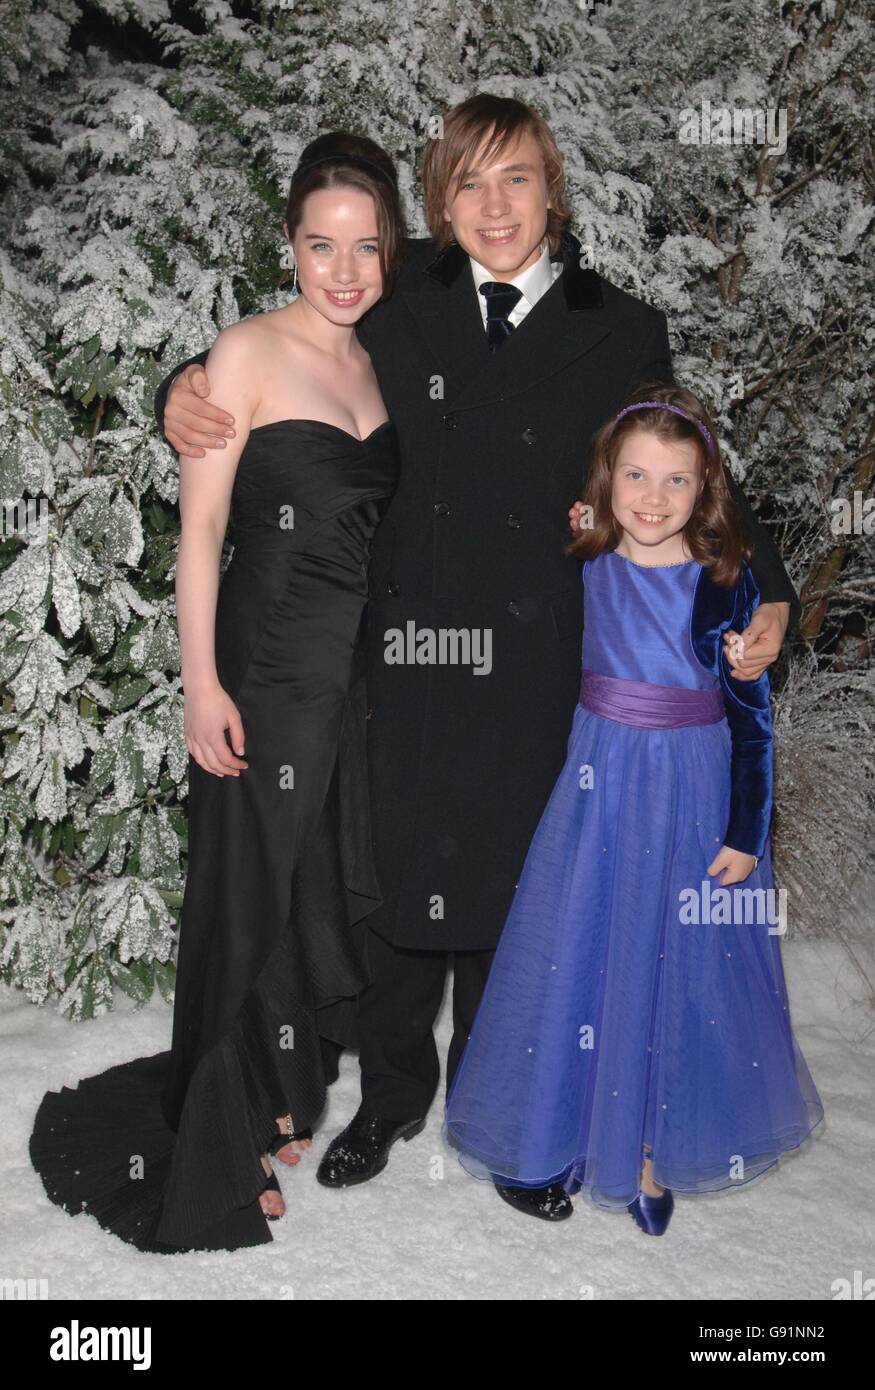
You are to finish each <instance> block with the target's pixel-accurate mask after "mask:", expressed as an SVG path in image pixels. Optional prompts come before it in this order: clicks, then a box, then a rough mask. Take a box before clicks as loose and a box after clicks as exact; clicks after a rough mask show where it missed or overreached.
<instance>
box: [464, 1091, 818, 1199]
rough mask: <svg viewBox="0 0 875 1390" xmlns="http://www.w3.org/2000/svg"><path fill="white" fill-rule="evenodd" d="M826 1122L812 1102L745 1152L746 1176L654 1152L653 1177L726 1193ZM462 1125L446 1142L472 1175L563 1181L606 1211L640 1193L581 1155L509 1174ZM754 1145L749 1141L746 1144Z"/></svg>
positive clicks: (506, 1180)
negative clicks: (611, 1184) (682, 1165)
mask: <svg viewBox="0 0 875 1390" xmlns="http://www.w3.org/2000/svg"><path fill="white" fill-rule="evenodd" d="M822 1122H823V1106H822V1105H821V1104H820V1103H819V1102H811V1101H808V1102H806V1119H805V1122H804V1123H802V1124H800V1125H798V1126H795V1127H793V1128H791V1129H788V1130H787V1132H786V1133H784V1134H778V1135H770V1136H769V1139H768V1141H764V1142H761V1143H760V1144H759V1145H758V1144H756V1143H752V1144H751V1145H750V1146H749V1148H748V1152H747V1153H744V1154H741V1155H740V1157H741V1158H742V1159H743V1161H744V1162H743V1172H744V1176H743V1177H740V1178H729V1177H727V1171H726V1162H725V1160H722V1159H721V1160H720V1161H715V1162H714V1163H713V1164H712V1165H711V1167H710V1168H708V1167H697V1169H696V1171H695V1172H692V1171H689V1170H688V1171H684V1172H681V1171H680V1170H678V1169H675V1168H672V1167H664V1166H663V1165H662V1164H661V1163H660V1160H659V1157H658V1155H646V1154H644V1155H643V1157H651V1158H652V1163H653V1180H654V1182H656V1183H658V1184H659V1186H660V1187H665V1188H667V1189H668V1190H669V1191H671V1192H676V1193H681V1194H683V1195H685V1196H692V1195H695V1194H697V1193H701V1194H706V1193H710V1192H723V1191H726V1190H727V1189H729V1188H738V1187H746V1186H747V1185H748V1183H751V1182H754V1181H755V1180H756V1179H757V1178H759V1177H762V1175H763V1174H764V1173H766V1172H768V1171H769V1169H771V1168H774V1167H775V1166H776V1164H778V1163H779V1162H780V1160H781V1159H782V1158H783V1157H784V1156H785V1155H787V1154H791V1153H794V1152H795V1151H796V1150H797V1149H800V1148H801V1147H802V1145H803V1144H804V1143H805V1142H806V1141H807V1140H808V1139H810V1138H811V1136H812V1134H813V1133H814V1131H815V1130H816V1129H817V1128H818V1126H819V1125H820V1124H822ZM458 1129H459V1126H458V1125H457V1126H454V1128H453V1129H451V1128H449V1127H448V1125H447V1122H446V1120H445V1121H444V1124H443V1128H442V1135H443V1141H444V1144H445V1145H446V1146H447V1148H448V1149H452V1150H453V1151H454V1152H455V1154H456V1157H457V1159H458V1161H459V1163H460V1165H461V1167H462V1168H464V1170H465V1172H466V1173H468V1174H469V1175H470V1176H471V1177H474V1178H478V1179H479V1180H480V1181H481V1182H493V1183H494V1182H499V1183H501V1184H502V1185H503V1186H507V1187H531V1188H540V1187H548V1186H551V1185H552V1184H554V1183H558V1184H559V1185H560V1186H562V1187H564V1189H565V1191H566V1192H568V1193H569V1195H570V1196H576V1195H578V1194H579V1193H581V1192H582V1193H583V1195H584V1196H585V1197H587V1198H588V1199H589V1200H590V1201H591V1202H592V1204H593V1206H597V1207H603V1208H604V1209H606V1210H616V1209H618V1208H621V1207H628V1206H629V1205H630V1204H631V1203H632V1202H634V1201H635V1198H636V1197H637V1196H638V1193H637V1192H635V1193H633V1194H632V1195H630V1194H629V1193H628V1192H617V1193H616V1194H612V1193H609V1192H608V1191H606V1189H605V1188H604V1187H602V1186H600V1184H599V1181H598V1177H597V1176H594V1175H593V1174H592V1173H590V1174H589V1175H588V1174H587V1158H586V1155H585V1154H583V1155H579V1156H578V1157H577V1158H575V1159H574V1160H573V1161H572V1162H571V1163H567V1164H566V1165H565V1166H564V1167H562V1168H560V1169H558V1170H557V1171H556V1172H553V1173H548V1174H544V1175H543V1176H540V1177H538V1178H537V1179H528V1180H524V1179H522V1178H520V1177H519V1176H518V1175H517V1174H515V1173H505V1172H502V1171H501V1168H500V1160H498V1159H497V1158H496V1155H495V1151H493V1156H492V1162H493V1163H495V1164H496V1165H498V1166H496V1167H492V1166H490V1157H489V1150H488V1148H484V1147H483V1146H482V1144H479V1143H478V1142H477V1141H476V1140H474V1139H473V1138H469V1137H467V1136H465V1137H464V1138H463V1137H461V1136H460V1135H459V1134H458V1132H457V1131H458ZM745 1147H748V1146H745Z"/></svg>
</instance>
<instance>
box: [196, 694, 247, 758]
mask: <svg viewBox="0 0 875 1390" xmlns="http://www.w3.org/2000/svg"><path fill="white" fill-rule="evenodd" d="M184 725H185V743H186V747H187V748H188V751H189V753H190V754H191V756H192V757H193V758H194V760H195V762H196V763H197V764H198V766H199V767H202V768H203V769H204V772H212V773H214V774H215V776H216V777H225V776H229V777H239V776H240V769H241V768H247V767H248V766H249V764H248V763H244V762H242V761H241V759H240V758H239V757H235V756H234V754H235V753H242V752H243V721H242V719H241V718H240V711H239V710H238V708H237V706H236V705H235V704H234V701H233V700H232V699H231V697H230V695H228V694H227V693H226V692H225V691H224V690H223V689H222V687H221V685H220V684H219V682H218V681H215V682H213V683H212V684H210V685H206V686H197V687H196V688H195V689H194V690H193V691H192V692H190V693H186V695H185V703H184ZM226 729H227V730H228V732H229V734H230V735H231V748H233V750H234V752H233V753H232V751H231V748H229V747H228V744H227V741H226V739H225V730H226Z"/></svg>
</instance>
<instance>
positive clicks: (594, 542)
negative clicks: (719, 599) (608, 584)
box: [565, 382, 751, 587]
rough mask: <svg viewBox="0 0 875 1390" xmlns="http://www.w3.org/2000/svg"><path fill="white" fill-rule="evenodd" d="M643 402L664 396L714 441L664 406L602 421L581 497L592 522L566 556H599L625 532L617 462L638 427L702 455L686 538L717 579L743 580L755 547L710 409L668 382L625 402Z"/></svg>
mask: <svg viewBox="0 0 875 1390" xmlns="http://www.w3.org/2000/svg"><path fill="white" fill-rule="evenodd" d="M639 401H660V402H662V403H664V404H665V405H676V406H677V407H678V408H679V409H680V410H684V411H686V413H687V414H688V415H691V416H692V418H693V420H699V421H701V423H702V424H703V425H704V426H705V428H706V430H707V431H708V432H709V434H710V435H711V438H712V440H713V441H714V447H713V449H709V448H708V446H707V444H706V442H705V440H704V439H703V437H702V435H701V434H700V432H699V430H698V429H697V427H696V426H695V425H694V424H692V423H691V421H689V420H685V419H683V417H682V416H680V415H675V413H674V411H671V410H661V409H660V408H659V406H655V407H652V408H647V409H644V410H635V411H633V412H632V413H631V414H630V415H624V416H623V419H622V420H617V419H616V416H614V418H613V419H611V420H608V422H607V423H606V424H604V425H602V427H601V429H600V430H599V431H598V433H597V434H596V436H595V438H594V440H593V444H592V458H591V462H590V465H589V468H588V470H587V474H586V481H585V483H584V488H583V494H582V498H581V500H582V501H583V503H584V504H585V505H587V506H590V507H592V516H593V524H592V526H591V527H588V528H587V529H585V530H582V531H581V532H580V534H579V536H578V537H577V539H576V540H574V541H572V542H571V544H570V545H567V546H566V547H565V554H566V555H574V556H576V557H577V558H578V559H581V560H591V559H594V558H595V556H596V555H600V554H601V552H602V551H603V550H615V549H616V547H617V545H618V544H619V542H620V540H621V539H622V536H623V528H622V527H621V525H620V523H619V522H618V521H617V519H616V517H615V516H614V513H613V509H612V507H611V492H612V489H613V473H614V465H615V463H616V461H617V455H618V454H619V452H620V445H621V444H622V442H623V440H624V439H626V438H627V437H628V436H629V435H631V434H633V433H635V431H646V432H647V433H648V434H655V435H656V437H657V438H658V439H660V440H662V442H663V443H664V444H678V443H685V444H687V443H688V444H693V445H695V448H696V454H697V458H698V469H699V479H700V480H702V479H703V480H704V481H703V486H702V489H701V491H700V493H699V496H698V499H697V501H696V504H695V506H694V508H693V511H692V514H691V516H690V519H689V521H688V522H687V524H686V526H685V527H684V538H685V540H686V543H687V546H688V547H689V551H690V554H691V555H692V557H693V559H694V560H698V561H699V563H700V564H701V565H703V566H705V568H706V569H708V570H709V571H710V575H711V578H712V579H713V580H714V583H715V584H720V585H723V586H724V587H729V586H730V585H731V584H734V583H735V581H736V580H737V579H738V576H739V574H740V572H741V562H742V559H746V560H748V559H750V555H751V550H750V546H748V545H747V544H746V543H745V540H744V536H743V532H742V528H741V515H740V513H739V510H738V507H737V506H736V504H735V500H734V499H733V496H732V494H731V492H730V491H729V484H728V483H727V481H726V473H725V472H724V468H723V460H722V458H721V456H720V445H719V443H718V441H717V431H716V428H715V426H714V421H713V420H712V419H711V416H710V414H709V413H708V411H707V410H706V409H705V407H704V406H703V405H702V402H701V401H700V400H699V398H698V396H694V395H693V393H692V391H688V390H686V388H685V387H683V386H674V385H670V386H667V385H666V384H665V382H651V383H650V384H645V385H644V386H642V387H641V388H640V389H639V390H637V391H636V392H635V393H634V395H632V396H630V397H629V398H628V400H626V401H625V402H624V404H623V405H622V406H621V407H620V409H621V410H623V409H625V407H626V406H628V405H634V404H637V403H638V402H639Z"/></svg>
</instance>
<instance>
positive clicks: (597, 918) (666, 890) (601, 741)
mask: <svg viewBox="0 0 875 1390" xmlns="http://www.w3.org/2000/svg"><path fill="white" fill-rule="evenodd" d="M583 501H584V511H583V513H582V528H583V529H582V530H581V535H580V537H579V538H578V539H577V540H576V541H575V542H574V543H573V544H572V545H571V546H569V551H570V552H571V553H574V554H576V555H578V556H579V557H581V558H582V559H583V573H582V580H583V586H584V603H585V627H584V635H583V653H582V667H583V670H582V680H581V695H580V703H579V704H578V706H577V707H576V710H575V714H574V719H573V723H572V728H571V734H570V737H569V741H568V755H567V759H566V762H565V765H564V768H563V770H562V772H561V773H560V775H559V778H558V780H557V782H556V785H555V787H554V790H553V792H552V794H551V796H550V799H549V801H548V803H547V806H546V808H545V810H544V813H543V815H542V817H541V821H540V823H539V825H538V828H537V830H536V832H535V835H534V837H533V840H532V843H531V845H530V848H529V852H528V855H527V857H526V861H525V865H524V867H523V870H522V873H521V875H520V881H519V883H518V885H517V889H516V893H515V896H514V899H513V903H512V905H511V909H510V912H509V914H508V918H507V922H506V924H505V928H504V932H503V934H502V937H501V941H500V943H499V946H498V949H497V951H496V954H495V960H494V963H493V966H492V969H491V972H490V975H489V979H488V981H487V985H486V989H485V992H484V995H483V999H482V1002H481V1004H480V1008H479V1011H478V1013H477V1017H476V1019H475V1022H474V1025H473V1028H472V1031H471V1034H470V1037H469V1041H468V1043H467V1046H466V1049H465V1052H464V1054H463V1057H462V1060H461V1063H460V1065H459V1068H458V1071H457V1073H456V1076H455V1079H454V1081H453V1085H452V1088H451V1090H450V1093H449V1096H448V1099H447V1109H446V1119H445V1126H444V1134H445V1138H446V1140H447V1142H448V1143H449V1144H450V1145H452V1147H453V1148H455V1149H456V1150H457V1152H458V1156H459V1159H460V1161H461V1162H462V1164H463V1165H464V1166H465V1167H466V1168H467V1169H468V1171H469V1172H471V1173H472V1174H474V1175H475V1176H477V1177H483V1178H488V1179H490V1180H492V1181H494V1182H497V1183H499V1184H506V1185H508V1186H516V1187H544V1186H546V1185H548V1184H551V1183H557V1182H558V1183H561V1184H562V1185H563V1187H564V1188H565V1190H566V1191H567V1192H569V1193H575V1192H578V1191H581V1190H583V1191H584V1192H586V1193H587V1195H588V1196H589V1197H590V1198H591V1200H592V1201H593V1202H595V1203H597V1204H598V1205H600V1206H605V1207H627V1208H628V1209H629V1210H630V1212H631V1214H632V1215H633V1217H634V1218H635V1220H636V1221H637V1223H638V1225H639V1226H640V1227H641V1228H642V1229H643V1230H645V1231H646V1232H647V1233H648V1234H651V1235H661V1234H662V1233H663V1231H664V1230H665V1228H666V1226H667V1225H668V1221H669V1218H670V1216H671V1211H672V1208H673V1198H672V1192H673V1191H677V1192H711V1191H716V1190H718V1189H721V1188H730V1187H735V1186H739V1185H741V1184H743V1183H746V1182H749V1181H750V1180H751V1179H752V1178H755V1177H757V1176H758V1175H759V1174H760V1173H762V1172H763V1171H764V1170H765V1169H767V1168H769V1167H771V1166H772V1165H773V1164H775V1163H776V1162H777V1160H778V1157H779V1155H780V1154H782V1153H784V1152H786V1151H788V1150H790V1149H794V1148H797V1147H798V1146H799V1145H800V1144H801V1143H802V1142H803V1140H804V1139H805V1138H806V1137H807V1136H808V1135H809V1134H810V1132H811V1130H812V1129H813V1128H814V1127H815V1126H816V1125H817V1124H818V1123H819V1121H820V1120H821V1119H822V1117H823V1107H822V1105H821V1101H820V1097H819V1096H818V1093H817V1091H816V1089H815V1086H814V1083H813V1081H812V1079H811V1076H810V1074H809V1071H808V1067H807V1066H806V1063H805V1060H804V1058H803V1056H802V1053H801V1052H800V1050H799V1047H798V1045H797V1043H796V1040H795V1038H794V1036H793V1032H792V1029H791V1024H790V1014H789V1007H788V1002H787V992H786V988H785V983H784V975H783V969H782V965H781V954H780V944H779V943H780V934H781V932H782V930H783V928H784V923H785V920H786V919H785V914H784V912H783V909H782V904H781V900H780V896H779V894H778V893H777V892H776V890H775V886H774V881H773V878H772V864H771V846H770V840H769V818H770V815H771V799H772V728H771V713H770V706H769V681H768V676H767V674H766V673H765V672H764V673H763V674H762V675H760V676H759V677H757V678H756V680H753V681H751V680H739V679H736V678H735V677H733V676H732V675H731V668H730V667H729V665H728V664H727V662H726V658H725V656H724V654H723V650H722V646H723V638H724V634H725V633H727V632H730V633H734V634H739V633H741V632H742V631H743V630H744V628H745V627H746V626H747V625H748V623H749V622H750V617H751V614H752V612H753V609H754V607H755V606H756V603H757V601H758V598H759V593H758V590H757V587H756V582H755V580H754V578H753V575H752V573H751V570H750V567H749V566H748V564H747V561H746V558H745V557H746V554H747V553H748V552H746V551H745V548H744V541H743V535H742V531H741V526H740V521H739V518H738V516H737V513H736V510H735V505H734V503H733V500H732V497H731V494H730V493H729V490H728V487H727V483H726V478H725V475H724V472H723V465H722V462H721V458H720V452H719V448H718V445H717V442H716V437H715V433H714V426H713V424H712V423H711V421H710V419H709V417H708V414H707V412H706V411H705V409H704V407H703V406H702V404H701V402H700V401H699V400H698V399H697V398H696V397H695V396H694V395H693V394H692V393H691V392H689V391H686V390H684V389H682V388H680V387H676V386H671V387H666V386H658V387H656V388H651V389H650V390H648V391H646V392H644V393H641V392H639V393H637V394H636V395H635V396H634V397H632V398H631V400H630V401H629V403H628V404H627V405H626V406H625V407H624V408H623V409H622V410H621V411H620V412H619V414H618V415H617V416H615V418H614V419H613V420H611V421H610V422H608V424H606V425H605V426H604V427H603V428H602V430H601V431H600V432H599V434H598V435H597V436H596V439H595V442H594V449H593V459H592V464H591V467H590V469H589V471H588V476H587V484H586V489H585V492H584V497H583ZM731 640H735V639H731ZM738 640H739V641H740V639H738ZM739 655H743V652H740V653H739ZM750 890H754V891H753V892H751V891H750Z"/></svg>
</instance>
